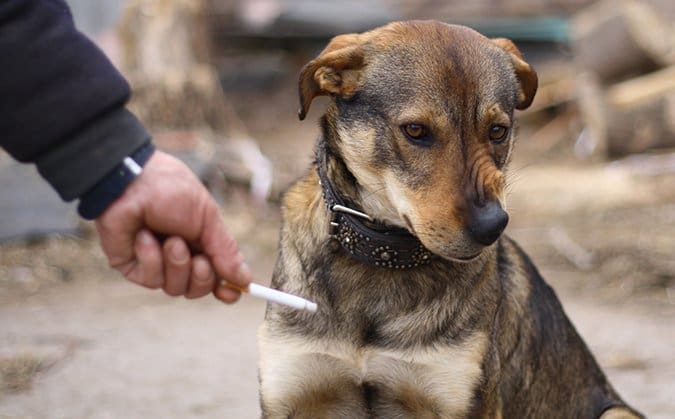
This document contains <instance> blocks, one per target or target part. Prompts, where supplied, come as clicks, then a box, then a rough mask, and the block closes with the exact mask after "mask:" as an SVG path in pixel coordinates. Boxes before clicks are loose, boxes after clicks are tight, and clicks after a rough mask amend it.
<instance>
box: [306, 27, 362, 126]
mask: <svg viewBox="0 0 675 419" xmlns="http://www.w3.org/2000/svg"><path fill="white" fill-rule="evenodd" d="M363 40H364V35H363V34H347V35H338V36H336V37H335V38H333V39H332V40H331V41H330V42H329V43H328V46H326V48H325V49H324V50H323V51H321V54H319V56H318V57H316V58H315V59H314V60H312V61H310V62H309V63H307V65H305V67H303V69H302V71H301V72H300V82H299V86H298V87H299V93H300V110H299V111H298V116H299V117H300V120H303V119H305V116H306V115H307V112H308V111H309V105H310V104H311V103H312V99H314V98H315V97H317V96H322V95H339V96H342V97H349V96H351V95H352V94H354V91H355V90H356V88H357V87H358V83H359V76H360V70H361V68H362V67H363V62H364V52H363V49H362V44H363Z"/></svg>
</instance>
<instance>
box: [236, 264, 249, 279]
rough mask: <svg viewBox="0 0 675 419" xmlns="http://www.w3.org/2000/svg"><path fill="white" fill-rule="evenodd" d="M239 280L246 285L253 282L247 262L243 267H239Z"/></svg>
mask: <svg viewBox="0 0 675 419" xmlns="http://www.w3.org/2000/svg"><path fill="white" fill-rule="evenodd" d="M237 279H238V280H239V281H241V282H244V283H248V282H251V268H249V267H248V264H247V263H246V262H242V263H241V265H239V270H238V271H237Z"/></svg>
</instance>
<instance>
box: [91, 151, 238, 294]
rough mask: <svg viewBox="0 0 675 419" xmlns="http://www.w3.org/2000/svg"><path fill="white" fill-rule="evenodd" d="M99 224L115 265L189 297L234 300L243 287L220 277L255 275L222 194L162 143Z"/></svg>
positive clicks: (137, 279)
mask: <svg viewBox="0 0 675 419" xmlns="http://www.w3.org/2000/svg"><path fill="white" fill-rule="evenodd" d="M95 224H96V230H97V231H98V234H99V239H100V242H101V247H102V249H103V252H104V253H105V255H106V256H107V257H108V261H109V263H110V266H111V267H112V268H114V269H116V270H118V271H119V272H121V273H122V275H124V276H125V277H126V278H127V279H128V280H129V281H131V282H134V283H136V284H139V285H142V286H145V287H148V288H153V289H156V288H162V289H163V290H164V292H166V293H167V294H169V295H172V296H179V295H184V296H185V297H186V298H197V297H202V296H204V295H206V294H208V293H210V292H212V291H213V293H214V295H215V296H216V297H217V298H218V299H220V300H222V301H224V302H226V303H233V302H235V301H237V299H238V298H239V296H240V295H241V293H240V292H239V291H236V290H234V289H232V288H229V287H224V286H218V283H219V281H220V280H221V279H224V280H225V281H227V282H228V283H231V284H233V285H235V286H238V287H241V288H245V287H246V286H247V285H248V284H249V283H250V282H251V273H250V270H249V268H248V266H247V265H246V263H245V262H244V261H243V256H242V255H241V253H240V252H239V249H238V247H237V243H236V242H235V241H234V239H233V238H232V237H231V236H230V234H229V233H228V232H227V229H226V227H225V223H224V221H223V219H222V217H221V214H220V210H219V209H218V206H217V204H216V202H215V201H214V200H213V198H212V197H211V195H210V194H209V193H208V191H207V190H206V188H205V187H204V186H203V185H202V184H201V182H200V181H199V179H197V177H196V176H195V175H194V174H193V173H192V172H191V171H190V169H188V167H187V166H185V164H183V163H182V162H181V161H180V160H178V159H176V158H174V157H172V156H170V155H168V154H166V153H163V152H161V151H155V153H154V154H153V155H152V157H150V160H148V162H147V163H146V164H145V166H144V167H143V172H142V173H141V174H140V176H139V177H138V178H137V179H135V180H134V181H133V182H132V183H131V184H130V185H129V186H128V187H127V189H126V190H125V191H124V194H123V195H122V196H121V197H120V198H118V199H117V200H116V201H115V202H113V204H112V205H111V206H110V207H109V208H108V209H107V210H106V211H105V212H104V213H103V214H102V215H101V216H100V217H99V218H97V219H96V222H95ZM158 235H159V236H163V237H167V239H166V240H165V241H164V242H163V243H160V241H159V240H158Z"/></svg>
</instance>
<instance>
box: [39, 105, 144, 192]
mask: <svg viewBox="0 0 675 419" xmlns="http://www.w3.org/2000/svg"><path fill="white" fill-rule="evenodd" d="M149 142H150V134H148V132H147V131H146V130H145V128H144V127H143V125H142V124H141V123H140V121H139V120H138V119H137V118H136V117H135V116H134V115H133V114H132V113H131V112H129V111H127V110H126V109H124V108H120V109H117V110H115V111H112V112H110V113H109V114H107V115H105V116H103V117H100V118H98V119H97V120H96V122H95V123H92V124H90V125H88V126H86V127H85V128H84V129H82V130H81V131H80V132H79V133H77V134H75V135H74V136H73V137H72V138H71V139H70V140H69V141H68V142H66V143H64V144H62V145H60V146H59V147H58V148H56V149H54V150H51V151H49V152H48V153H45V154H43V155H42V156H40V158H38V160H37V161H36V165H37V169H38V171H39V172H40V174H41V175H42V177H44V178H45V179H46V180H47V182H49V184H50V185H51V186H52V187H53V188H54V189H55V190H56V192H58V194H59V196H61V199H63V200H64V201H72V200H73V199H75V198H78V197H80V196H82V195H83V194H84V193H85V192H86V191H88V190H90V189H91V188H93V187H94V185H96V184H97V183H98V182H99V181H100V180H101V179H103V177H104V176H105V175H106V174H108V173H109V172H110V171H111V170H112V169H113V168H114V167H115V166H117V165H118V164H119V163H120V162H121V161H122V160H123V159H124V158H125V157H128V156H130V155H131V154H132V153H133V152H134V151H135V150H137V149H138V148H139V147H140V146H142V145H144V144H147V143H149Z"/></svg>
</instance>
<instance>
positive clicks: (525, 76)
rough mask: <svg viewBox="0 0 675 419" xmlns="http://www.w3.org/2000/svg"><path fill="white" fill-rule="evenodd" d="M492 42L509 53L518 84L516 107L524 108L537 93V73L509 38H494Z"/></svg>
mask: <svg viewBox="0 0 675 419" xmlns="http://www.w3.org/2000/svg"><path fill="white" fill-rule="evenodd" d="M492 42H494V43H495V44H497V46H499V47H500V48H501V49H503V50H505V51H506V52H508V53H509V54H510V56H511V63H512V64H513V67H514V70H515V72H516V77H517V78H518V84H519V85H520V86H519V92H518V104H517V105H516V109H526V108H527V107H529V106H530V105H531V104H532V100H534V95H535V93H537V85H538V84H539V82H538V79H537V73H536V72H535V71H534V69H533V68H532V67H531V66H530V65H529V64H528V63H526V62H525V60H523V55H522V54H521V53H520V51H519V50H518V48H517V47H516V46H515V45H514V43H513V42H511V40H509V39H506V38H495V39H493V40H492Z"/></svg>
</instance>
